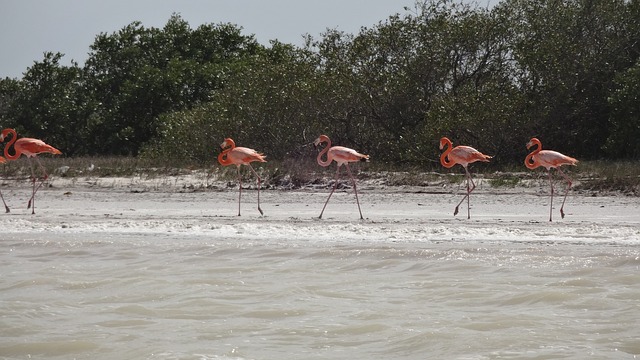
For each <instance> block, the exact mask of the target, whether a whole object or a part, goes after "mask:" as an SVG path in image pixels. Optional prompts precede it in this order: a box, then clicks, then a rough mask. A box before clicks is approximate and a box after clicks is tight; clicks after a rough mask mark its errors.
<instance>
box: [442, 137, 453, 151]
mask: <svg viewBox="0 0 640 360" xmlns="http://www.w3.org/2000/svg"><path fill="white" fill-rule="evenodd" d="M447 144H449V145H451V140H449V138H448V137H446V136H443V137H442V138H441V139H440V150H442V149H444V147H445V146H446V145H447Z"/></svg>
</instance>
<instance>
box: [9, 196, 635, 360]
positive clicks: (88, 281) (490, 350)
mask: <svg viewBox="0 0 640 360" xmlns="http://www.w3.org/2000/svg"><path fill="white" fill-rule="evenodd" d="M9 194H10V195H12V194H11V193H9ZM45 194H46V192H45ZM252 195H253V194H251V193H249V195H248V197H249V199H248V200H247V201H251V200H252V199H251V198H250V196H252ZM325 195H326V194H325V193H321V194H308V193H301V194H284V195H283V194H278V193H271V194H269V193H266V194H265V205H264V206H263V208H264V209H265V212H267V211H268V213H267V214H268V215H267V216H265V217H259V216H257V215H256V214H251V213H250V212H251V211H252V210H253V212H255V209H251V208H249V205H246V206H247V210H246V212H247V213H249V214H247V215H244V216H243V217H241V218H238V217H235V216H232V215H228V214H227V213H229V212H231V213H233V212H234V209H233V206H230V207H218V208H215V206H211V204H212V203H211V202H207V201H205V200H204V199H210V198H211V197H215V198H216V202H215V203H213V204H214V205H215V204H226V203H231V204H233V201H234V200H235V199H236V198H235V193H233V192H223V193H218V194H139V195H131V194H127V193H120V194H113V193H108V194H107V193H104V194H101V193H91V192H88V193H82V192H77V193H76V194H74V196H72V197H71V198H69V197H60V198H56V197H54V196H52V195H49V196H48V197H45V198H44V199H43V200H41V202H40V203H39V204H40V207H39V210H40V214H39V215H38V214H37V215H35V216H25V215H24V214H21V213H20V212H19V211H18V210H16V211H14V212H12V213H11V214H7V215H5V216H3V217H1V218H0V227H2V228H3V229H4V231H3V233H2V235H1V237H0V249H1V250H0V294H1V297H0V305H1V306H0V325H1V326H0V336H1V337H0V358H3V359H5V358H6V359H27V358H31V359H56V360H57V359H73V358H78V359H582V358H589V359H635V358H638V357H640V330H639V329H640V328H639V327H638V324H639V323H640V286H639V284H640V226H638V225H639V224H640V215H638V214H639V212H638V211H637V210H638V205H637V200H635V199H629V198H612V199H602V198H581V199H577V198H573V199H571V208H570V211H571V212H570V213H569V216H568V217H567V219H565V220H564V221H562V222H554V223H548V222H546V221H544V220H542V221H539V220H529V218H531V217H539V218H541V219H544V217H545V216H546V215H545V211H546V210H545V207H544V204H543V203H542V204H538V202H539V198H537V197H529V198H526V199H524V200H520V197H518V198H516V197H510V196H502V197H500V196H497V197H496V196H482V195H480V196H475V197H474V200H475V201H476V203H477V204H479V205H477V206H476V207H475V208H474V218H473V219H471V220H466V219H459V218H453V217H452V215H451V214H450V213H448V211H447V213H443V212H442V211H441V210H439V209H438V207H437V206H440V207H441V205H442V204H439V205H438V202H440V203H445V202H446V203H447V206H449V203H451V202H452V199H451V197H448V198H444V199H443V197H442V196H438V197H436V196H431V197H429V196H428V195H427V196H426V199H425V195H394V194H378V195H375V196H374V195H371V194H364V195H363V197H362V201H363V203H364V204H366V205H364V209H363V211H364V212H365V214H366V215H365V216H366V217H367V220H365V221H358V220H357V218H354V214H353V210H354V208H353V204H352V202H351V201H352V199H351V197H349V196H348V195H349V194H338V193H337V194H336V199H335V203H332V204H330V206H329V207H328V209H327V215H326V219H325V220H322V221H318V220H313V219H312V217H313V216H314V215H315V216H317V211H318V210H319V207H317V206H315V207H314V206H308V204H309V203H311V204H316V203H318V204H320V205H322V200H323V199H324V196H325ZM394 196H396V197H394ZM392 197H394V198H393V199H391V198H392ZM87 199H91V201H86V200H87ZM514 199H515V200H514ZM425 200H426V201H425ZM453 202H455V200H453ZM529 203H533V204H534V205H526V204H529ZM185 204H189V206H185ZM423 204H431V205H433V204H436V205H437V206H434V207H432V206H430V207H428V208H427V207H426V206H425V205H423ZM212 208H215V210H211V209H212ZM250 209H251V210H250ZM432 209H433V210H432ZM447 210H449V209H448V208H447ZM425 213H426V215H425ZM532 213H533V214H534V215H531V214H532ZM538 213H540V215H539V216H538ZM225 214H226V215H225ZM292 214H293V215H294V216H292ZM547 214H548V213H547Z"/></svg>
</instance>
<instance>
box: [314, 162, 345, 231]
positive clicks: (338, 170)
mask: <svg viewBox="0 0 640 360" xmlns="http://www.w3.org/2000/svg"><path fill="white" fill-rule="evenodd" d="M339 174H340V165H338V168H337V169H336V177H335V179H334V181H333V189H331V192H330V193H329V197H328V198H327V201H325V202H324V206H323V207H322V211H321V212H320V216H318V219H322V214H324V209H325V208H326V207H327V204H328V203H329V199H331V195H333V192H334V191H336V188H337V187H338V175H339Z"/></svg>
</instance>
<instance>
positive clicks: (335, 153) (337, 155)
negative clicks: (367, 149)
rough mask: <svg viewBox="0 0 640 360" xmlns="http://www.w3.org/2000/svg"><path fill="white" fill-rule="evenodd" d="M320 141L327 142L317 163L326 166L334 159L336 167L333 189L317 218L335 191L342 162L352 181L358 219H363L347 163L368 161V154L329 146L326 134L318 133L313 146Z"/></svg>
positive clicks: (329, 142) (354, 182)
mask: <svg viewBox="0 0 640 360" xmlns="http://www.w3.org/2000/svg"><path fill="white" fill-rule="evenodd" d="M321 143H327V147H325V148H324V150H322V151H321V152H320V154H318V158H317V161H318V164H319V165H320V166H324V167H327V166H329V165H331V162H332V161H334V160H335V162H336V163H338V168H337V169H336V177H335V180H334V183H333V189H331V193H329V197H328V198H327V201H325V203H324V207H323V208H322V211H321V212H320V216H318V219H322V214H323V213H324V209H325V208H326V207H327V204H328V203H329V199H331V195H333V192H334V191H336V187H338V176H339V174H340V166H342V165H343V164H344V165H346V167H347V174H349V177H350V178H351V181H352V182H353V191H354V192H355V193H356V203H357V204H358V211H359V212H360V219H361V220H363V219H364V217H363V216H362V210H361V209H360V201H359V200H358V190H357V189H356V180H355V179H354V178H353V175H352V174H351V169H350V168H349V163H350V162H356V161H368V160H369V155H363V154H360V153H359V152H357V151H355V150H353V149H349V148H346V147H344V146H331V140H330V139H329V137H328V136H327V135H320V136H319V137H318V138H317V139H316V140H315V141H314V144H315V146H318V145H320V144H321ZM325 153H326V154H327V160H326V161H323V160H322V155H324V154H325Z"/></svg>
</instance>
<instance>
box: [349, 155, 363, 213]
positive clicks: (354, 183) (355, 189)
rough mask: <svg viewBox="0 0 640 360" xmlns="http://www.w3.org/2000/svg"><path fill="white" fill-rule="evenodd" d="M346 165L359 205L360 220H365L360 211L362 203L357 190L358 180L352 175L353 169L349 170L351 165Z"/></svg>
mask: <svg viewBox="0 0 640 360" xmlns="http://www.w3.org/2000/svg"><path fill="white" fill-rule="evenodd" d="M345 165H347V174H349V177H350V178H351V182H353V191H354V192H355V193H356V203H357V204H358V211H359V212H360V220H364V217H362V210H360V201H359V200H358V189H357V188H356V179H354V178H353V175H351V169H350V168H349V163H346V164H345Z"/></svg>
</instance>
